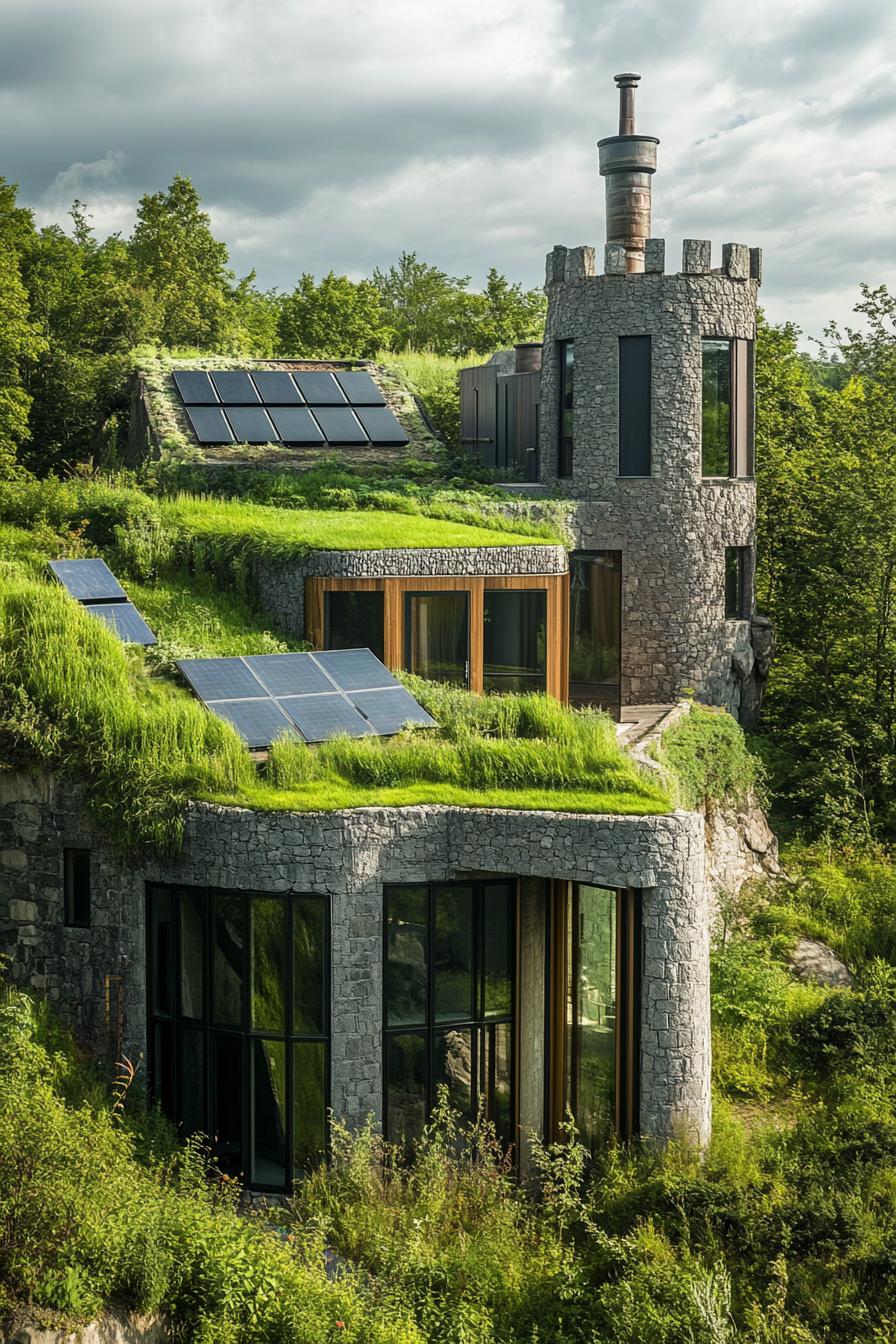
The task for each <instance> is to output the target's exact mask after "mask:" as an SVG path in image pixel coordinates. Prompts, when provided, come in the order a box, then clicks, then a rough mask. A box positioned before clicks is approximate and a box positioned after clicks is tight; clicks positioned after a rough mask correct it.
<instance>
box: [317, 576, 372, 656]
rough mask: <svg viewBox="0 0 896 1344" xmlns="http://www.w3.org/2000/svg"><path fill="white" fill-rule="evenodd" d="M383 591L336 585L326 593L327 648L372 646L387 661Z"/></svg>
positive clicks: (325, 634)
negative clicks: (335, 587)
mask: <svg viewBox="0 0 896 1344" xmlns="http://www.w3.org/2000/svg"><path fill="white" fill-rule="evenodd" d="M383 619H384V594H383V592H382V591H380V592H373V591H365V592H361V591H350V590H348V589H334V590H330V591H329V592H325V593H324V648H325V649H370V651H371V653H375V654H376V656H377V658H379V660H380V662H382V661H383V650H384V647H385V645H384V635H383Z"/></svg>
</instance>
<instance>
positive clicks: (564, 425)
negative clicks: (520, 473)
mask: <svg viewBox="0 0 896 1344" xmlns="http://www.w3.org/2000/svg"><path fill="white" fill-rule="evenodd" d="M557 369H558V391H559V396H558V406H559V423H558V426H557V475H558V476H571V475H572V442H573V429H572V422H573V403H574V397H575V369H576V347H575V342H574V341H558V342H557Z"/></svg>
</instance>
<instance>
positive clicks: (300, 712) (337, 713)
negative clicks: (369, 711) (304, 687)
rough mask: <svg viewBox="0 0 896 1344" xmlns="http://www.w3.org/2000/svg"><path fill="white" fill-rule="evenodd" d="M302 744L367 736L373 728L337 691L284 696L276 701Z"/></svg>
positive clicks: (371, 732)
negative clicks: (283, 710)
mask: <svg viewBox="0 0 896 1344" xmlns="http://www.w3.org/2000/svg"><path fill="white" fill-rule="evenodd" d="M278 703H279V704H280V705H281V706H282V707H283V709H285V710H286V712H287V714H288V715H289V717H290V718H291V719H292V721H293V723H294V724H295V725H296V727H297V728H298V730H299V732H300V733H301V734H302V736H303V737H304V739H305V741H306V742H326V741H328V740H329V739H330V738H331V737H338V736H339V734H340V733H346V734H347V735H348V736H349V737H370V736H371V735H372V734H373V728H372V727H371V726H370V724H369V723H368V722H367V720H366V719H365V718H364V717H363V716H362V715H361V714H359V713H358V711H357V709H355V707H354V706H353V705H351V704H349V702H348V700H346V698H345V696H343V695H340V694H339V692H338V691H333V692H331V693H330V694H329V695H285V696H283V697H282V698H281V699H280V701H279V702H278Z"/></svg>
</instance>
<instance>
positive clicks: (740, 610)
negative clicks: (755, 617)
mask: <svg viewBox="0 0 896 1344" xmlns="http://www.w3.org/2000/svg"><path fill="white" fill-rule="evenodd" d="M744 552H745V547H743V546H726V547H725V616H726V617H727V619H728V620H734V621H736V620H740V619H741V618H743V617H744V616H745V615H746V614H747V613H746V611H745V610H744V605H745V593H746V584H745V582H744V577H745V576H744Z"/></svg>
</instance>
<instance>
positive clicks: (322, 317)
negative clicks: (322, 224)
mask: <svg viewBox="0 0 896 1344" xmlns="http://www.w3.org/2000/svg"><path fill="white" fill-rule="evenodd" d="M386 339H388V332H387V329H386V325H385V322H384V319H383V313H382V303H381V300H380V294H379V290H378V289H377V287H376V285H374V284H373V282H372V281H370V280H359V281H354V280H349V278H348V276H346V275H335V274H334V273H333V272H332V271H330V272H328V274H327V275H325V276H324V277H323V279H322V280H321V282H320V284H319V285H315V283H314V276H313V275H309V274H307V273H306V274H305V275H303V276H302V277H301V279H300V280H299V283H298V284H297V285H296V287H295V289H294V290H293V292H292V293H291V294H289V295H287V296H286V298H285V299H283V301H282V304H281V307H280V320H279V326H278V329H277V350H278V352H279V353H280V354H283V355H288V354H293V355H298V356H300V357H302V358H305V359H323V358H330V359H372V358H373V356H374V355H375V354H376V352H377V350H378V349H379V348H380V346H381V345H382V344H383V342H384V341H385V340H386Z"/></svg>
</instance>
